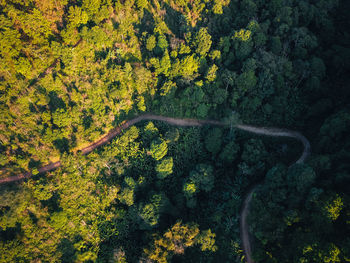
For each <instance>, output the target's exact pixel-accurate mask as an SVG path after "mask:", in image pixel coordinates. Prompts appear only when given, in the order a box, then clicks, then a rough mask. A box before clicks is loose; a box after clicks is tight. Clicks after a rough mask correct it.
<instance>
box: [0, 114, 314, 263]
mask: <svg viewBox="0 0 350 263" xmlns="http://www.w3.org/2000/svg"><path fill="white" fill-rule="evenodd" d="M147 120H148V121H162V122H166V123H168V124H171V125H175V126H184V127H185V126H198V127H199V126H203V125H216V126H225V125H226V123H224V122H221V121H216V120H197V119H179V118H171V117H165V116H160V115H154V114H143V115H140V116H138V117H135V118H134V119H131V120H129V121H126V122H125V123H123V124H122V125H121V126H119V127H116V128H114V129H112V130H111V131H110V132H109V133H108V134H107V135H106V136H104V137H103V138H101V139H100V140H98V141H96V142H93V143H92V144H90V145H89V146H87V147H85V148H83V149H81V150H78V151H81V153H82V154H83V155H86V154H89V153H90V152H92V151H93V150H95V149H96V148H98V147H100V146H102V145H105V144H106V143H108V142H110V141H111V140H112V139H113V138H114V137H115V136H117V135H118V134H120V133H121V132H122V131H123V130H125V129H127V128H129V127H130V126H133V125H135V124H136V123H138V122H141V121H147ZM234 127H235V128H237V129H240V130H243V131H247V132H251V133H254V134H260V135H266V136H272V137H290V138H294V139H296V140H299V141H300V142H301V143H302V144H303V146H304V150H303V153H302V154H301V156H300V158H299V159H298V160H297V161H296V162H295V163H303V162H304V161H305V159H306V158H307V157H308V156H309V154H310V152H311V147H310V143H309V141H308V140H307V139H306V138H305V137H304V136H303V135H302V134H301V133H299V132H297V131H291V130H286V129H279V128H266V127H255V126H250V125H243V124H236V125H234ZM61 165H62V164H61V162H60V161H58V162H55V163H50V164H48V165H45V166H43V167H41V168H39V169H38V171H39V174H42V173H46V172H49V171H52V170H55V169H57V168H58V167H60V166H61ZM31 175H32V173H31V172H26V173H23V174H19V175H16V176H10V177H7V178H2V179H0V184H4V183H10V182H16V181H20V180H23V179H25V178H29V177H30V176H31ZM254 190H255V188H253V189H252V190H250V191H249V193H248V194H247V195H246V197H245V199H244V202H243V206H242V210H241V215H240V230H241V238H242V245H243V250H244V254H245V257H246V261H247V262H248V263H254V261H253V260H252V256H251V245H250V241H249V227H248V225H247V216H248V213H249V203H250V201H251V199H252V197H253V193H254Z"/></svg>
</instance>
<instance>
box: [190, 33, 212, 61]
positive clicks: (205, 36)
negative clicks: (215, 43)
mask: <svg viewBox="0 0 350 263" xmlns="http://www.w3.org/2000/svg"><path fill="white" fill-rule="evenodd" d="M194 43H195V45H196V52H197V53H198V54H199V55H200V56H205V55H206V54H207V53H208V51H209V49H210V47H211V43H212V41H211V36H210V35H209V33H208V29H207V28H205V27H202V28H201V29H199V31H198V33H197V34H196V37H195V42H194Z"/></svg>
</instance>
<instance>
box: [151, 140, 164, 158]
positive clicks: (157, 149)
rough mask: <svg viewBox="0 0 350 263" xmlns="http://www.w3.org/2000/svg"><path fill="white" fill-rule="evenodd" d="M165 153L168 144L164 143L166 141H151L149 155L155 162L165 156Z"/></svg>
mask: <svg viewBox="0 0 350 263" xmlns="http://www.w3.org/2000/svg"><path fill="white" fill-rule="evenodd" d="M167 152H168V144H167V143H166V141H164V140H161V139H156V140H154V141H152V143H151V148H150V150H149V153H150V155H151V156H152V157H153V158H154V159H155V160H157V161H159V160H161V159H162V158H163V157H164V156H165V155H166V154H167Z"/></svg>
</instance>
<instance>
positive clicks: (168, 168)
mask: <svg viewBox="0 0 350 263" xmlns="http://www.w3.org/2000/svg"><path fill="white" fill-rule="evenodd" d="M173 165H174V163H173V158H172V157H167V158H164V159H163V160H162V161H161V162H159V163H158V164H157V166H156V172H157V177H158V178H159V179H164V178H165V177H167V176H168V175H170V174H172V173H173Z"/></svg>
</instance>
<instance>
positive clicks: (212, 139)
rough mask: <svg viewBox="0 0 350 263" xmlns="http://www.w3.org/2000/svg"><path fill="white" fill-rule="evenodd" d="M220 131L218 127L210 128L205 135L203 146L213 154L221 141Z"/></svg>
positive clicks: (217, 150)
mask: <svg viewBox="0 0 350 263" xmlns="http://www.w3.org/2000/svg"><path fill="white" fill-rule="evenodd" d="M221 138H222V131H221V129H219V128H213V129H210V130H209V132H208V134H207V136H206V137H205V148H206V149H207V150H208V151H209V152H211V153H212V154H213V156H215V155H216V154H217V153H218V152H219V150H220V148H221V143H222V139H221Z"/></svg>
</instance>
